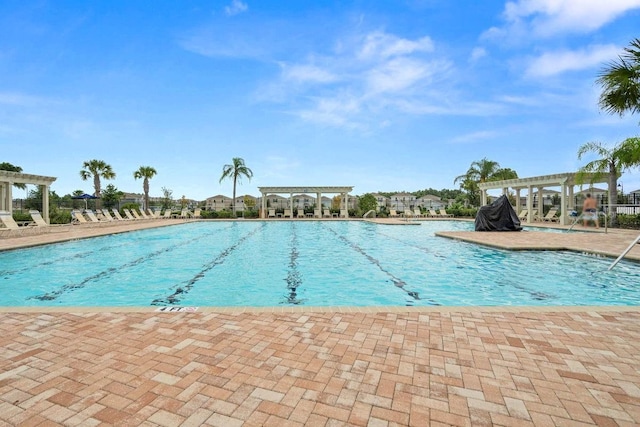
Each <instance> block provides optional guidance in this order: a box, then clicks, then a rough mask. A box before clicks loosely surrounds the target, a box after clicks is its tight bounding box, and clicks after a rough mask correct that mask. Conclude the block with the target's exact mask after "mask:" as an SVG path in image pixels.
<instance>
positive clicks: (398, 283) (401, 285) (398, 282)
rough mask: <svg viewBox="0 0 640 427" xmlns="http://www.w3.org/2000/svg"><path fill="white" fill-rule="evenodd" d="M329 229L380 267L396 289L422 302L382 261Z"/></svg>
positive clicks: (329, 228)
mask: <svg viewBox="0 0 640 427" xmlns="http://www.w3.org/2000/svg"><path fill="white" fill-rule="evenodd" d="M325 227H326V228H327V230H329V231H331V232H332V233H333V234H335V236H336V237H338V239H340V240H342V241H343V242H344V243H346V244H347V245H348V246H350V247H351V248H352V249H353V250H355V251H356V252H358V253H360V254H361V255H362V256H364V257H365V258H366V259H367V260H368V261H369V262H370V263H372V264H374V265H375V266H376V267H378V268H379V269H380V271H382V272H383V273H384V274H386V275H387V276H389V277H390V279H391V282H392V283H393V284H394V285H395V287H396V288H399V289H401V290H402V291H403V292H405V293H406V294H407V295H408V296H410V297H411V298H413V300H414V301H415V300H420V299H421V298H420V295H419V294H418V292H415V291H410V290H407V289H405V286H407V283H405V281H404V280H402V279H400V278H398V277H396V276H395V275H394V274H393V273H391V272H390V271H388V270H386V269H385V268H384V267H383V266H382V264H381V263H380V260H378V259H377V258H374V257H373V256H371V255H369V254H368V253H367V252H366V251H365V250H364V249H362V248H361V247H360V246H359V245H357V244H356V243H354V242H352V241H350V240H349V239H347V238H346V237H344V236H343V235H341V234H339V233H338V232H337V231H335V230H334V229H332V228H331V227H328V226H325ZM426 301H429V302H430V303H431V304H433V305H440V304H438V303H437V302H435V301H433V300H431V299H427V300H426ZM412 302H413V301H411V300H409V301H407V304H412Z"/></svg>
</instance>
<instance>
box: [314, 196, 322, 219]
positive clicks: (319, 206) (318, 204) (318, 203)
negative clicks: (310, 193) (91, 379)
mask: <svg viewBox="0 0 640 427" xmlns="http://www.w3.org/2000/svg"><path fill="white" fill-rule="evenodd" d="M316 209H319V212H320V216H318V218H322V193H316ZM314 214H315V212H314ZM314 216H315V215H314Z"/></svg>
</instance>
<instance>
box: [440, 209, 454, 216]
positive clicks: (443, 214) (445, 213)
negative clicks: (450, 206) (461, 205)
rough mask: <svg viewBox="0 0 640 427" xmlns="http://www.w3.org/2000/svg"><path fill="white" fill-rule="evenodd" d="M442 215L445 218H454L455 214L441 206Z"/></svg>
mask: <svg viewBox="0 0 640 427" xmlns="http://www.w3.org/2000/svg"><path fill="white" fill-rule="evenodd" d="M440 216H441V217H443V218H453V214H450V213H447V211H446V210H445V209H444V208H440Z"/></svg>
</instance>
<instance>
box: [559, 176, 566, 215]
mask: <svg viewBox="0 0 640 427" xmlns="http://www.w3.org/2000/svg"><path fill="white" fill-rule="evenodd" d="M560 225H567V184H565V183H563V184H562V186H561V187H560Z"/></svg>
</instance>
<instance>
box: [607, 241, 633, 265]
mask: <svg viewBox="0 0 640 427" xmlns="http://www.w3.org/2000/svg"><path fill="white" fill-rule="evenodd" d="M639 242H640V235H638V237H636V239H635V240H634V241H633V242H632V243H631V244H630V245H629V247H628V248H627V249H625V250H624V251H623V252H622V253H621V254H620V256H619V257H618V258H616V260H615V261H613V262H612V263H611V265H610V266H609V268H607V271H611V269H613V267H615V266H616V264H618V263H619V262H620V260H621V259H622V258H624V256H625V255H626V254H628V253H629V251H631V249H633V247H634V246H635V245H637V244H638V243H639Z"/></svg>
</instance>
